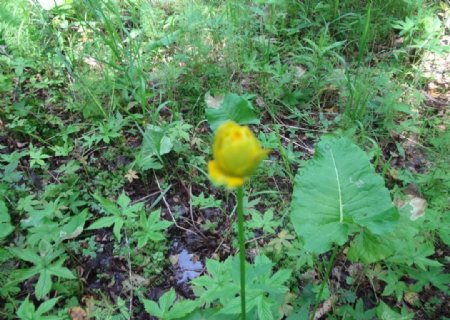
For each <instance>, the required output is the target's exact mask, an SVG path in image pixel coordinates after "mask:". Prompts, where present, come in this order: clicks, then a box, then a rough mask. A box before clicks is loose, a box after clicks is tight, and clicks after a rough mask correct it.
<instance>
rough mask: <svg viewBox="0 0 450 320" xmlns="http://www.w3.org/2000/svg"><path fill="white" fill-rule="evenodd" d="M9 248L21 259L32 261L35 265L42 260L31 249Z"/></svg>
mask: <svg viewBox="0 0 450 320" xmlns="http://www.w3.org/2000/svg"><path fill="white" fill-rule="evenodd" d="M8 250H9V252H10V253H11V254H13V255H15V256H16V257H18V258H19V259H22V260H24V261H28V262H31V263H33V264H35V265H38V264H39V263H40V262H41V261H42V258H41V257H40V256H39V255H38V254H37V253H35V252H34V251H32V250H30V249H20V248H9V249H8Z"/></svg>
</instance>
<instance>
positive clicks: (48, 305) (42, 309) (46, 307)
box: [36, 298, 59, 315]
mask: <svg viewBox="0 0 450 320" xmlns="http://www.w3.org/2000/svg"><path fill="white" fill-rule="evenodd" d="M58 300H59V298H53V299H50V300H47V301H45V302H43V303H41V305H40V306H39V308H38V309H37V310H36V314H38V315H43V314H44V313H46V312H49V311H50V310H52V309H53V307H54V306H55V304H56V303H57V302H58Z"/></svg>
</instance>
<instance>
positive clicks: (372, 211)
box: [291, 137, 398, 253]
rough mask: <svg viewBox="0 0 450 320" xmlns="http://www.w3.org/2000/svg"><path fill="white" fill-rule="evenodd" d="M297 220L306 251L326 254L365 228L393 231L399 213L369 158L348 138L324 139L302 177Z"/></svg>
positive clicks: (298, 182) (295, 204)
mask: <svg viewBox="0 0 450 320" xmlns="http://www.w3.org/2000/svg"><path fill="white" fill-rule="evenodd" d="M291 219H292V223H293V225H294V228H295V231H296V232H297V234H298V235H299V236H301V237H303V239H304V240H305V249H306V250H308V251H312V252H315V253H323V252H326V251H328V250H329V249H330V248H331V246H332V243H337V244H338V245H342V244H344V243H345V242H346V241H347V239H348V236H349V235H350V234H353V233H354V232H355V230H358V229H360V228H361V227H363V228H367V229H368V230H369V231H370V232H372V233H373V234H377V235H380V234H384V233H386V232H389V231H391V230H392V229H393V228H394V227H395V225H396V222H397V220H398V212H397V210H396V209H395V207H394V206H393V204H392V201H391V198H390V194H389V191H388V190H387V189H386V188H385V186H384V181H383V179H382V178H381V177H380V176H378V175H377V174H376V173H375V170H374V169H373V167H372V165H371V164H370V161H369V158H368V156H367V155H366V153H365V152H364V151H362V150H361V149H360V148H359V147H358V146H356V145H355V144H353V143H352V142H351V141H349V140H348V139H346V138H340V139H337V138H332V137H324V138H323V139H322V140H321V141H320V142H319V144H318V145H317V147H316V152H315V156H314V158H313V159H312V160H310V161H309V162H308V163H307V165H306V166H305V167H304V168H301V169H300V170H299V172H298V173H297V176H296V178H295V187H294V192H293V200H292V203H291Z"/></svg>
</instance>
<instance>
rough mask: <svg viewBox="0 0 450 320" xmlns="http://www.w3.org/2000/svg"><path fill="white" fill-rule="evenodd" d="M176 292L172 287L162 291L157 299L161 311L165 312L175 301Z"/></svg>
mask: <svg viewBox="0 0 450 320" xmlns="http://www.w3.org/2000/svg"><path fill="white" fill-rule="evenodd" d="M175 298H176V293H175V290H174V289H170V290H169V291H167V292H166V293H164V294H163V295H162V296H161V298H160V299H159V306H160V308H161V310H162V311H163V312H167V311H168V310H169V308H170V307H171V306H172V305H173V303H174V302H175Z"/></svg>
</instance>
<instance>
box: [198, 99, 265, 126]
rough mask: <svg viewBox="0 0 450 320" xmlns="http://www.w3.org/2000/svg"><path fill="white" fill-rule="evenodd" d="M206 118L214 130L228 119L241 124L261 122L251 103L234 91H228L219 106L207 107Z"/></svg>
mask: <svg viewBox="0 0 450 320" xmlns="http://www.w3.org/2000/svg"><path fill="white" fill-rule="evenodd" d="M206 119H207V120H208V122H209V125H210V127H211V129H212V130H213V131H216V129H217V128H218V127H219V126H220V125H221V124H222V123H223V122H225V121H227V120H233V121H235V122H236V123H239V124H259V123H260V121H259V119H258V118H257V116H256V113H255V111H254V109H253V107H252V105H251V103H250V102H249V101H248V100H247V99H245V98H243V97H240V96H238V95H237V94H234V93H227V94H226V95H225V97H224V99H223V101H222V103H221V104H220V107H219V108H208V109H206Z"/></svg>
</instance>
